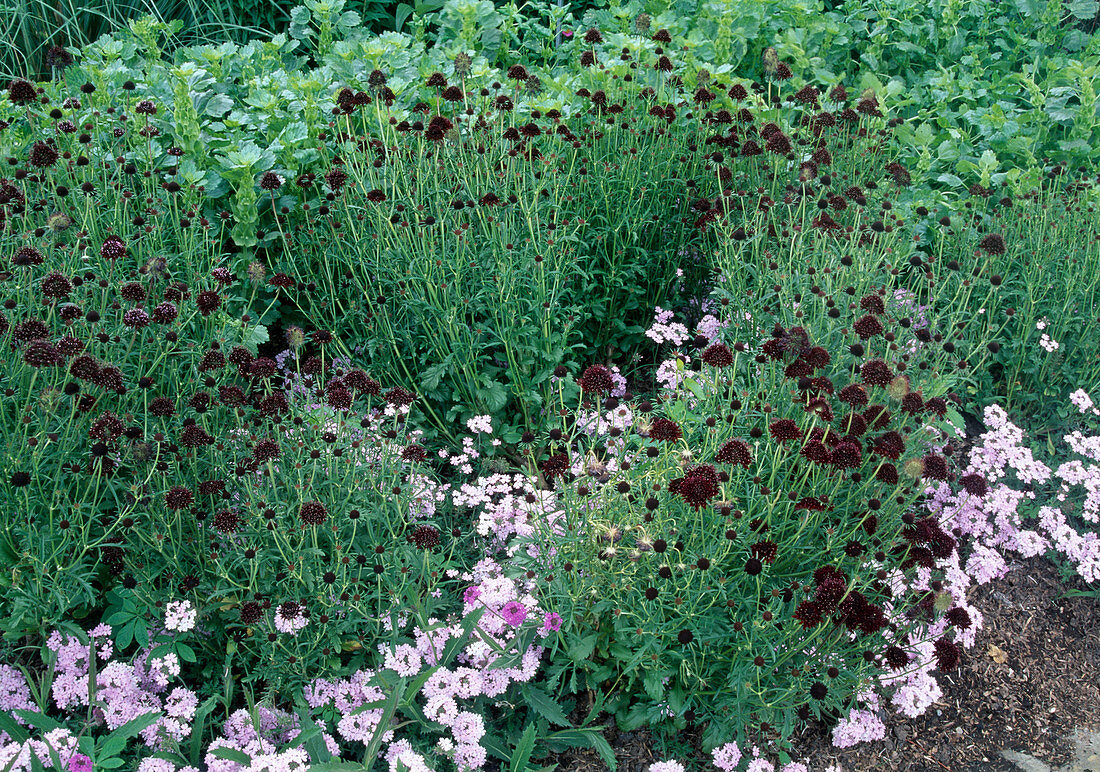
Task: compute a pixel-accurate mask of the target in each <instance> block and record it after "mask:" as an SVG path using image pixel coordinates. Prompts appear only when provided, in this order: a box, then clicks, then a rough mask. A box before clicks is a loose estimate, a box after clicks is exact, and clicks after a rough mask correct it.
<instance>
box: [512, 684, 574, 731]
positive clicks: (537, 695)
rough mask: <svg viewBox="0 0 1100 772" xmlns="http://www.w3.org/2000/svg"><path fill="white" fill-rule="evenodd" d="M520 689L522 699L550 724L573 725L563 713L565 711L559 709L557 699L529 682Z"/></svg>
mask: <svg viewBox="0 0 1100 772" xmlns="http://www.w3.org/2000/svg"><path fill="white" fill-rule="evenodd" d="M521 691H522V692H523V699H524V700H526V702H527V704H528V705H530V706H531V707H532V708H534V709H535V712H536V713H538V714H539V715H540V716H542V717H543V718H545V719H546V720H547V721H549V722H550V723H551V724H557V725H558V726H572V725H573V722H572V721H570V720H569V717H568V716H567V715H565V711H563V710H562V709H561V706H560V705H559V704H558V703H557V701H556V700H554V698H553V697H551V696H550V695H549V694H547V693H546V692H544V691H542V690H541V689H538V688H536V687H534V686H531V685H530V684H524V686H523V689H522V690H521Z"/></svg>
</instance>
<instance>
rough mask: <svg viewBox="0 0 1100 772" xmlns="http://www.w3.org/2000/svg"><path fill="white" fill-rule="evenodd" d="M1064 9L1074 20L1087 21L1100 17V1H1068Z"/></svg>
mask: <svg viewBox="0 0 1100 772" xmlns="http://www.w3.org/2000/svg"><path fill="white" fill-rule="evenodd" d="M1065 8H1066V10H1067V11H1069V12H1070V13H1071V14H1073V16H1074V17H1075V18H1077V19H1080V20H1081V21H1087V20H1089V19H1095V18H1096V17H1097V15H1100V0H1069V2H1068V3H1066V6H1065Z"/></svg>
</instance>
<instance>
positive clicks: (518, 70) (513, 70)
mask: <svg viewBox="0 0 1100 772" xmlns="http://www.w3.org/2000/svg"><path fill="white" fill-rule="evenodd" d="M508 77H509V78H511V79H512V80H527V78H528V77H529V76H528V74H527V68H526V67H524V66H523V65H522V64H513V65H512V66H511V67H509V68H508Z"/></svg>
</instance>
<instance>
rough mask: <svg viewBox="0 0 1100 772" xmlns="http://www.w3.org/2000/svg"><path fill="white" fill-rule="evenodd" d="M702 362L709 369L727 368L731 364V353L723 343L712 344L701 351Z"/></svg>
mask: <svg viewBox="0 0 1100 772" xmlns="http://www.w3.org/2000/svg"><path fill="white" fill-rule="evenodd" d="M703 361H704V362H706V363H707V364H708V365H710V366H711V367H728V366H729V365H732V364H733V352H731V351H730V350H729V349H728V348H727V347H726V344H724V343H712V344H711V345H709V346H707V348H706V350H705V351H703Z"/></svg>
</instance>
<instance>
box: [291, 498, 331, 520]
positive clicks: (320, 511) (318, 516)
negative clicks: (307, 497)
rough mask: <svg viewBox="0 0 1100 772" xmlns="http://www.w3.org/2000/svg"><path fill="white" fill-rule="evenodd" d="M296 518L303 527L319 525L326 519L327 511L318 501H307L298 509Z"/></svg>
mask: <svg viewBox="0 0 1100 772" xmlns="http://www.w3.org/2000/svg"><path fill="white" fill-rule="evenodd" d="M298 517H299V519H301V521H302V522H303V523H304V524H305V525H321V524H322V523H324V522H325V520H326V519H327V518H328V509H326V508H325V505H324V504H322V503H321V502H319V501H307V502H306V503H304V504H302V506H301V507H299V508H298Z"/></svg>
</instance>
